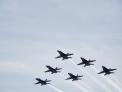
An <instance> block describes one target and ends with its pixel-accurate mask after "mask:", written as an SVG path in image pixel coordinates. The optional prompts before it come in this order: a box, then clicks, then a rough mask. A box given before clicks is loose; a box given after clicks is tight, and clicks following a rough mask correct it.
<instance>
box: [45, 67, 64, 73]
mask: <svg viewBox="0 0 122 92" xmlns="http://www.w3.org/2000/svg"><path fill="white" fill-rule="evenodd" d="M46 67H47V68H48V70H47V71H45V72H51V74H54V73H58V72H61V71H59V70H61V69H62V68H58V67H56V68H53V67H51V66H49V65H47V66H46Z"/></svg>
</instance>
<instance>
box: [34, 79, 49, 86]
mask: <svg viewBox="0 0 122 92" xmlns="http://www.w3.org/2000/svg"><path fill="white" fill-rule="evenodd" d="M36 80H37V81H38V82H37V83H35V84H41V86H43V85H47V84H50V83H49V82H50V81H51V80H47V79H45V80H42V79H40V78H36Z"/></svg>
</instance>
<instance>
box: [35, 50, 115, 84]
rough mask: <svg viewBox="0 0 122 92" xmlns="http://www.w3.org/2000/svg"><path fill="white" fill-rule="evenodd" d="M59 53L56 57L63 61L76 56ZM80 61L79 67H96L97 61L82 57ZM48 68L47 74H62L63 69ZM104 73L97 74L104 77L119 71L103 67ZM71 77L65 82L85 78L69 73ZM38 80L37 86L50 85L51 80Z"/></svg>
mask: <svg viewBox="0 0 122 92" xmlns="http://www.w3.org/2000/svg"><path fill="white" fill-rule="evenodd" d="M57 52H58V53H59V56H57V57H56V59H57V58H62V60H65V59H69V58H72V57H71V56H72V55H74V54H73V53H63V52H62V51H60V50H57ZM80 59H81V60H82V62H81V63H79V64H77V65H84V67H86V66H90V65H94V64H93V62H95V61H96V60H90V59H89V60H86V59H85V58H83V57H80ZM46 67H47V68H48V70H46V71H45V73H46V72H50V73H51V74H54V73H59V72H61V69H62V68H59V67H55V68H54V67H51V66H49V65H46ZM102 69H103V70H102V71H101V72H99V73H97V74H102V73H104V75H109V74H112V73H114V72H113V71H114V70H117V69H111V68H106V67H105V66H102ZM68 75H69V77H68V78H66V79H65V80H69V79H71V80H72V81H76V80H81V78H80V77H83V75H78V74H77V75H74V74H72V73H68ZM36 80H37V83H35V84H41V85H47V84H50V83H49V82H50V81H51V80H48V79H45V80H42V79H40V78H36Z"/></svg>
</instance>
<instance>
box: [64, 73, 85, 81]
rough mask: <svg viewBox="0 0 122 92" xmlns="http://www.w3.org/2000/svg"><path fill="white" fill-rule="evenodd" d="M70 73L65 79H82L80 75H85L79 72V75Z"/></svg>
mask: <svg viewBox="0 0 122 92" xmlns="http://www.w3.org/2000/svg"><path fill="white" fill-rule="evenodd" d="M68 74H69V76H70V77H69V78H67V79H65V80H69V79H72V81H76V80H81V79H80V78H79V77H83V76H79V75H78V74H77V75H74V74H72V73H68Z"/></svg>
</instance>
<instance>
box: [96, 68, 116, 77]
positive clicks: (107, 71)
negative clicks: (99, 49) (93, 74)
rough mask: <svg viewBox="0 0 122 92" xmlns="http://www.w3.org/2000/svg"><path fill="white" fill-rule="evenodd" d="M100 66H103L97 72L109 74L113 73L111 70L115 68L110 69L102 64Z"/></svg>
mask: <svg viewBox="0 0 122 92" xmlns="http://www.w3.org/2000/svg"><path fill="white" fill-rule="evenodd" d="M102 68H103V71H101V72H99V73H98V74H101V73H105V74H104V75H109V74H112V73H114V72H112V71H114V70H117V69H111V68H109V69H108V68H106V67H105V66H102Z"/></svg>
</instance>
